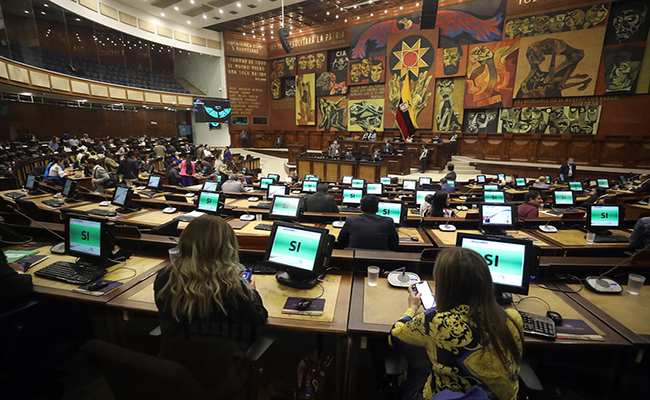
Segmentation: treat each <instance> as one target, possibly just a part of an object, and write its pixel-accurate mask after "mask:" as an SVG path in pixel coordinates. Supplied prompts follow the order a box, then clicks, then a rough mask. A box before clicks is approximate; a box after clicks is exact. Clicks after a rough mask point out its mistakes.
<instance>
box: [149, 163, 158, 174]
mask: <svg viewBox="0 0 650 400" xmlns="http://www.w3.org/2000/svg"><path fill="white" fill-rule="evenodd" d="M155 170H156V166H155V165H154V164H150V165H149V168H147V173H148V174H153V171H155Z"/></svg>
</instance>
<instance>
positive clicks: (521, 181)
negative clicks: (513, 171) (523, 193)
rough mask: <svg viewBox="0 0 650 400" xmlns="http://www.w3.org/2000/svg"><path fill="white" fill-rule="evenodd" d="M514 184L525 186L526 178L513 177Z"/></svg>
mask: <svg viewBox="0 0 650 400" xmlns="http://www.w3.org/2000/svg"><path fill="white" fill-rule="evenodd" d="M515 186H516V187H524V186H526V178H515Z"/></svg>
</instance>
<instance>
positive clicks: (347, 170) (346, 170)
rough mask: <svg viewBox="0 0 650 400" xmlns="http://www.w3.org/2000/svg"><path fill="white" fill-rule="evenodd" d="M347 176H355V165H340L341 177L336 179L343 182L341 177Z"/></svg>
mask: <svg viewBox="0 0 650 400" xmlns="http://www.w3.org/2000/svg"><path fill="white" fill-rule="evenodd" d="M345 175H352V176H354V164H352V163H350V164H340V166H339V176H337V177H336V180H337V181H340V180H341V177H343V176H345Z"/></svg>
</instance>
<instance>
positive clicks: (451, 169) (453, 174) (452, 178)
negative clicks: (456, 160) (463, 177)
mask: <svg viewBox="0 0 650 400" xmlns="http://www.w3.org/2000/svg"><path fill="white" fill-rule="evenodd" d="M454 168H456V167H454V164H452V163H449V164H447V170H448V171H449V172H447V175H445V176H444V178H443V179H446V180H448V181H454V182H456V172H454Z"/></svg>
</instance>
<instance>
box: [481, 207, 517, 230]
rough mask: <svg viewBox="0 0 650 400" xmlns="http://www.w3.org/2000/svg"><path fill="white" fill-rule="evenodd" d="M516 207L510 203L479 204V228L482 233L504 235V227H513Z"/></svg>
mask: <svg viewBox="0 0 650 400" xmlns="http://www.w3.org/2000/svg"><path fill="white" fill-rule="evenodd" d="M516 218H517V208H516V207H514V206H513V205H512V204H487V203H481V204H480V205H479V230H480V231H481V232H482V233H484V234H493V235H505V231H504V230H505V229H514V228H515V224H516V221H517V220H516Z"/></svg>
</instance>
